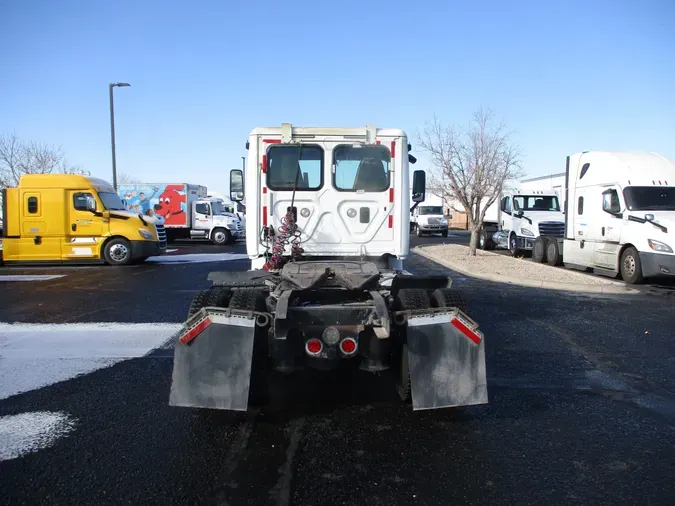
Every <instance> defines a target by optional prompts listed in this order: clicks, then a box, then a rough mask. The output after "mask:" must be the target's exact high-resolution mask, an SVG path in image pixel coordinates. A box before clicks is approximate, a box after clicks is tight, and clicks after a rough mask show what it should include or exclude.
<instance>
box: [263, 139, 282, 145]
mask: <svg viewBox="0 0 675 506" xmlns="http://www.w3.org/2000/svg"><path fill="white" fill-rule="evenodd" d="M263 142H264V143H265V144H281V139H263Z"/></svg>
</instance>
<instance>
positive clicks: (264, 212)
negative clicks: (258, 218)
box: [262, 206, 267, 227]
mask: <svg viewBox="0 0 675 506" xmlns="http://www.w3.org/2000/svg"><path fill="white" fill-rule="evenodd" d="M262 214H263V227H266V226H267V206H263V213H262Z"/></svg>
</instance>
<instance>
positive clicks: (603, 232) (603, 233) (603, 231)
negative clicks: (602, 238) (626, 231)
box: [602, 227, 605, 235]
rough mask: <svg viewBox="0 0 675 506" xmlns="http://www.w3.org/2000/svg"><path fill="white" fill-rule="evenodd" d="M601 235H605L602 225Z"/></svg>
mask: <svg viewBox="0 0 675 506" xmlns="http://www.w3.org/2000/svg"><path fill="white" fill-rule="evenodd" d="M602 235H605V227H602Z"/></svg>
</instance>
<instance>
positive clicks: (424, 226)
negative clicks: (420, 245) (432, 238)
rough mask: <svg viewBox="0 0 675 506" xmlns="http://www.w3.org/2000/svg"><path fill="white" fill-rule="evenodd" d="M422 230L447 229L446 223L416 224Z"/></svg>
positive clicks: (438, 230)
mask: <svg viewBox="0 0 675 506" xmlns="http://www.w3.org/2000/svg"><path fill="white" fill-rule="evenodd" d="M417 226H418V227H419V229H420V230H421V231H422V232H443V230H447V229H448V226H447V225H417Z"/></svg>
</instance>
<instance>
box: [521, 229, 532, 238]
mask: <svg viewBox="0 0 675 506" xmlns="http://www.w3.org/2000/svg"><path fill="white" fill-rule="evenodd" d="M520 235H526V236H527V237H534V234H533V233H532V232H530V231H529V230H528V229H526V228H521V229H520Z"/></svg>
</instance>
